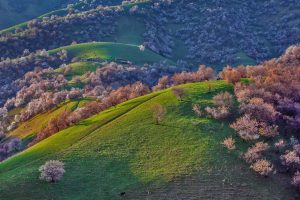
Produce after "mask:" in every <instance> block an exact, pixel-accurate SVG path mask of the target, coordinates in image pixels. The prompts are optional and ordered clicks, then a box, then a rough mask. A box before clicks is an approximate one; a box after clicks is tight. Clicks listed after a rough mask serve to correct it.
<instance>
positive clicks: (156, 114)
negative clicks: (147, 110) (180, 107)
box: [151, 104, 167, 124]
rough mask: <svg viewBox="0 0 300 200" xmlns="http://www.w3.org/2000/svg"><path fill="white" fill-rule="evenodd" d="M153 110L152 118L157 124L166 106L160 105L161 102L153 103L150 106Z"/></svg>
mask: <svg viewBox="0 0 300 200" xmlns="http://www.w3.org/2000/svg"><path fill="white" fill-rule="evenodd" d="M151 109H152V111H153V118H154V121H155V123H156V124H159V123H160V122H161V121H162V120H163V118H164V116H165V115H166V112H167V111H166V108H165V107H164V106H162V105H161V104H155V105H153V106H152V107H151Z"/></svg>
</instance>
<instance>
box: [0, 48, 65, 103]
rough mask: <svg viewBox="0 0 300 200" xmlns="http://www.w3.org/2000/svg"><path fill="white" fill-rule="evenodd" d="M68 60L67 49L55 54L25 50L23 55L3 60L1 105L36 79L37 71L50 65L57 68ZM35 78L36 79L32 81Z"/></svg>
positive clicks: (0, 81) (0, 88) (0, 89)
mask: <svg viewBox="0 0 300 200" xmlns="http://www.w3.org/2000/svg"><path fill="white" fill-rule="evenodd" d="M67 61H68V53H67V51H65V50H62V51H59V52H58V53H57V54H53V55H49V53H48V52H47V51H45V50H41V51H37V52H35V53H30V52H29V51H27V50H25V51H24V53H23V56H21V57H18V58H15V59H9V58H7V59H3V60H1V62H0V106H1V105H3V104H4V103H5V101H6V100H7V99H8V98H9V97H12V96H14V95H15V94H16V93H17V92H18V91H19V90H21V89H22V88H23V87H26V86H28V85H29V84H31V82H33V81H36V79H37V78H36V77H34V76H37V75H36V73H39V71H41V70H42V69H46V68H49V67H50V66H51V67H53V68H57V67H59V66H60V65H62V64H63V63H64V62H67ZM32 71H34V72H32ZM28 72H32V73H28ZM26 73H27V74H26ZM43 73H46V72H43ZM49 73H50V72H49ZM25 74H26V76H25ZM24 76H25V77H24ZM33 78H35V79H34V80H33V81H31V79H33Z"/></svg>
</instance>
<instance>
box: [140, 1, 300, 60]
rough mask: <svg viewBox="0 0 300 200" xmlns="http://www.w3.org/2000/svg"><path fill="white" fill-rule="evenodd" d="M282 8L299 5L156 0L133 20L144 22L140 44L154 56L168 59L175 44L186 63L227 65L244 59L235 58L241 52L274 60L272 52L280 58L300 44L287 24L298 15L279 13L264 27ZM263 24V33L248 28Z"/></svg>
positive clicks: (261, 58) (286, 3) (294, 30)
mask: <svg viewBox="0 0 300 200" xmlns="http://www.w3.org/2000/svg"><path fill="white" fill-rule="evenodd" d="M283 7H285V8H287V7H289V8H291V9H295V7H298V8H299V7H300V5H299V3H298V2H297V1H296V0H291V1H285V2H284V3H278V2H275V1H271V2H264V1H241V2H238V3H228V2H224V1H219V0H214V1H198V0H192V1H189V2H186V1H161V0H156V1H154V4H153V5H152V6H149V7H146V8H143V9H137V10H136V11H135V12H134V15H136V16H138V17H140V18H143V19H144V23H145V24H146V32H145V33H144V43H145V46H147V47H148V48H150V49H152V50H153V51H155V52H159V53H161V54H163V55H165V56H171V55H172V52H173V48H174V47H175V44H176V43H175V41H178V39H179V40H181V41H182V42H183V43H184V46H185V47H186V48H187V49H188V53H187V56H186V58H184V59H187V60H196V61H197V62H199V63H200V62H201V63H210V64H228V63H233V62H236V61H239V60H240V59H242V58H241V57H239V56H237V55H239V53H240V51H241V50H242V51H243V52H244V53H245V54H246V55H247V56H249V57H251V58H253V59H254V60H255V61H257V62H260V61H262V60H265V59H266V58H270V57H272V56H274V55H273V51H274V52H276V54H277V55H279V54H280V53H282V52H283V51H284V50H285V49H286V48H287V47H288V46H290V45H292V44H295V43H297V42H299V41H300V36H299V32H300V29H299V28H298V27H297V25H295V24H294V23H287V21H288V20H290V21H291V20H293V19H296V18H297V14H296V13H291V14H287V13H281V14H279V15H277V16H278V20H276V22H274V23H268V24H267V23H265V21H264V20H265V19H267V18H272V19H273V14H274V13H277V14H278V13H279V11H280V10H282V8H283ZM195 13H197V14H195ZM198 13H200V14H198ZM236 19H239V20H236ZM290 21H289V22H290ZM295 23H298V22H296V21H295ZM169 24H176V28H174V29H172V28H169V29H167V28H166V27H168V25H169ZM266 24H267V26H266ZM262 25H264V28H262V29H259V30H257V29H253V28H252V27H255V26H262ZM296 27H297V28H296ZM266 39H267V40H266ZM268 42H271V46H270V44H269V45H268Z"/></svg>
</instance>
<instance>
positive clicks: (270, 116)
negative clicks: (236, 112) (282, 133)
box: [240, 97, 278, 122]
mask: <svg viewBox="0 0 300 200" xmlns="http://www.w3.org/2000/svg"><path fill="white" fill-rule="evenodd" d="M240 110H241V111H242V112H243V113H245V114H248V115H250V116H251V117H252V118H255V119H257V120H259V121H263V122H274V121H275V120H276V119H277V115H278V112H276V110H275V108H274V106H273V105H272V104H270V103H265V102H264V100H263V99H262V98H257V97H256V98H251V99H250V100H249V103H248V104H242V105H241V106H240Z"/></svg>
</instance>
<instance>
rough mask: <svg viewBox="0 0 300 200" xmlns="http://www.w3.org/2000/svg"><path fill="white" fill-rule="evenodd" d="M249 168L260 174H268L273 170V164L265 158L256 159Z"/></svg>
mask: <svg viewBox="0 0 300 200" xmlns="http://www.w3.org/2000/svg"><path fill="white" fill-rule="evenodd" d="M250 168H252V169H253V170H254V171H255V172H257V173H259V174H260V175H262V176H269V174H270V173H272V171H273V165H272V164H271V163H270V162H269V161H267V160H265V159H261V160H257V161H256V162H255V163H254V164H252V165H251V167H250Z"/></svg>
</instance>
